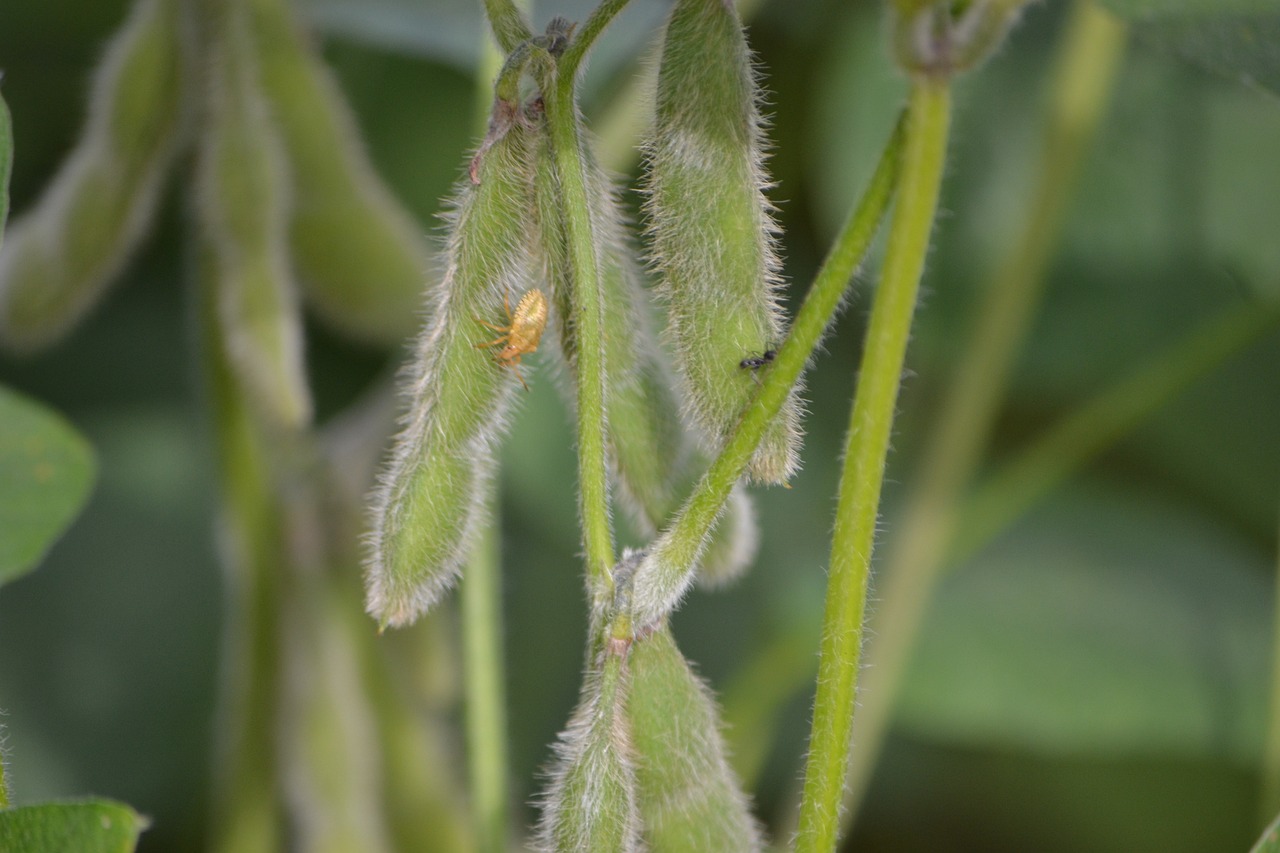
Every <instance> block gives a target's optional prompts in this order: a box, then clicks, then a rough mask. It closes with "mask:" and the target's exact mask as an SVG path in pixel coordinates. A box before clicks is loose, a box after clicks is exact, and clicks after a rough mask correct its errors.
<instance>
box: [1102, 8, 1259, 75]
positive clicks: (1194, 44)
mask: <svg viewBox="0 0 1280 853" xmlns="http://www.w3.org/2000/svg"><path fill="white" fill-rule="evenodd" d="M1105 3H1106V5H1107V7H1108V8H1110V9H1111V11H1113V12H1115V13H1116V14H1117V15H1119V16H1120V17H1122V18H1125V19H1127V20H1129V21H1131V22H1132V23H1133V24H1134V30H1135V32H1136V33H1137V34H1138V35H1139V37H1141V38H1143V39H1145V40H1147V41H1150V42H1155V43H1157V44H1160V45H1163V46H1164V47H1166V48H1169V49H1171V50H1172V51H1173V52H1174V53H1177V54H1178V55H1180V56H1182V57H1183V58H1185V59H1188V60H1190V61H1191V62H1193V63H1195V64H1197V65H1200V66H1202V67H1204V68H1207V69H1208V70H1210V71H1213V72H1215V73H1217V74H1222V75H1224V76H1226V77H1230V78H1232V79H1236V80H1239V81H1240V82H1242V83H1245V84H1246V85H1251V86H1256V87H1258V88H1261V89H1264V90H1267V91H1269V92H1271V93H1273V94H1280V13H1278V12H1277V9H1276V4H1275V2H1274V0H1105Z"/></svg>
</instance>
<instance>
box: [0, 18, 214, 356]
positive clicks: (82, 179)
mask: <svg viewBox="0 0 1280 853" xmlns="http://www.w3.org/2000/svg"><path fill="white" fill-rule="evenodd" d="M183 29H184V22H183V15H182V11H181V6H180V3H179V0H141V2H138V3H137V4H136V5H135V6H134V9H133V12H132V13H131V14H130V16H129V19H128V21H126V22H125V25H124V27H123V28H122V29H121V30H120V32H119V33H117V34H116V36H115V38H114V39H113V40H112V42H111V44H110V45H109V46H108V48H107V51H106V54H105V56H104V57H103V61H102V64H101V65H100V66H99V67H98V70H97V71H96V72H95V75H94V80H93V85H92V88H91V91H90V95H89V117H88V120H87V122H86V124H85V129H84V132H83V134H82V135H81V137H80V141H79V142H78V143H77V144H76V148H75V150H74V151H73V152H72V154H71V156H70V157H69V158H68V159H67V161H66V162H65V163H64V164H63V165H62V167H61V169H60V170H59V172H58V174H57V176H56V177H54V179H53V183H52V184H51V185H50V186H49V187H48V189H46V190H45V192H44V194H43V195H42V196H41V198H40V200H39V201H38V202H37V203H36V205H35V207H34V208H33V209H32V210H31V211H30V212H28V213H27V214H25V215H24V216H22V217H20V218H19V219H18V220H16V221H15V222H14V225H13V228H12V229H11V230H10V233H9V239H8V241H7V243H6V245H5V247H4V252H3V253H0V339H3V340H4V341H5V343H6V344H8V345H9V346H11V347H13V348H15V349H22V350H29V349H37V348H39V347H42V346H45V345H47V344H49V343H52V342H53V341H54V340H56V339H57V338H59V337H60V336H61V335H62V334H64V333H65V332H66V331H67V330H68V329H69V328H70V327H71V326H72V325H73V324H74V323H75V322H76V321H77V320H78V319H79V318H80V317H81V316H82V315H83V314H84V313H85V312H86V311H88V310H89V309H90V308H91V307H92V306H93V304H94V303H95V302H96V301H97V300H98V298H99V297H100V296H101V295H102V293H103V291H104V290H105V288H106V286H107V284H109V283H110V282H111V280H112V279H113V278H115V277H116V275H117V274H118V273H119V272H120V270H121V268H122V267H123V266H124V264H125V262H126V261H127V260H128V258H129V256H130V255H131V254H132V253H133V250H134V249H135V248H136V247H137V245H138V243H139V241H140V240H141V239H142V236H143V234H144V233H145V232H146V230H147V227H148V226H149V225H150V223H151V220H152V217H153V215H154V213H155V208H156V204H157V202H158V200H159V196H160V189H161V185H162V182H163V179H164V176H165V174H166V173H167V172H168V170H169V167H170V164H171V163H172V162H173V158H174V153H175V152H176V150H177V147H178V143H179V141H180V137H181V135H182V128H183V127H184V125H185V122H184V117H185V113H184V109H183V103H184V100H186V99H187V96H188V95H189V94H190V89H191V86H190V85H189V83H188V80H189V77H190V75H189V74H188V68H189V66H188V64H187V62H186V61H185V60H184V57H183V52H184V49H185V42H184V38H183V35H184V33H183Z"/></svg>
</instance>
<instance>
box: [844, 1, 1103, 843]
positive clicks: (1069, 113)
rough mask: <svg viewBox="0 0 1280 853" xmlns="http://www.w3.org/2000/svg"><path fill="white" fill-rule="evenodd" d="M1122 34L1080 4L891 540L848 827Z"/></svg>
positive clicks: (874, 625) (861, 712) (1038, 290)
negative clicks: (990, 270) (1034, 168)
mask: <svg viewBox="0 0 1280 853" xmlns="http://www.w3.org/2000/svg"><path fill="white" fill-rule="evenodd" d="M1123 46H1124V28H1123V27H1122V26H1121V25H1120V24H1119V23H1118V22H1117V21H1116V20H1115V19H1114V18H1113V17H1112V16H1111V15H1109V14H1108V13H1106V12H1104V11H1102V10H1100V9H1098V8H1097V7H1096V6H1095V5H1094V4H1093V3H1092V2H1088V0H1084V2H1077V3H1076V4H1075V6H1074V10H1073V15H1072V19H1071V22H1070V23H1069V25H1068V27H1067V31H1066V34H1065V36H1064V38H1063V41H1062V45H1061V48H1060V50H1059V54H1058V58H1057V69H1056V72H1055V74H1054V83H1053V87H1052V89H1051V95H1050V104H1051V106H1050V113H1049V116H1048V122H1047V124H1048V127H1047V130H1046V133H1045V140H1044V147H1043V150H1042V152H1041V158H1040V169H1039V172H1038V178H1037V183H1036V186H1035V188H1034V190H1033V191H1032V193H1031V196H1030V200H1029V205H1028V211H1027V214H1026V216H1025V217H1024V219H1023V221H1024V222H1025V223H1026V224H1025V226H1024V227H1023V229H1022V231H1021V233H1020V234H1019V235H1018V237H1017V239H1016V240H1015V241H1014V242H1013V245H1012V248H1011V250H1010V251H1009V254H1008V256H1007V257H1006V258H1005V259H1004V261H1003V262H1002V263H1001V264H1000V266H999V268H998V272H997V273H996V276H995V278H994V280H993V281H992V283H991V286H990V288H989V289H988V291H987V293H986V295H985V297H984V299H983V303H982V306H981V308H980V309H979V311H978V315H977V320H976V322H975V324H974V326H973V331H972V333H971V335H970V337H969V342H968V345H967V347H966V348H965V351H964V353H963V355H962V356H961V360H960V364H959V366H958V367H957V368H956V371H955V376H954V378H953V380H952V381H951V382H950V383H949V384H948V393H947V396H946V398H945V400H944V402H943V404H942V406H941V410H940V413H939V415H938V424H937V427H936V428H935V429H934V430H933V433H932V435H931V436H930V439H929V443H928V446H927V447H926V448H925V450H924V453H923V460H922V463H921V466H920V471H921V475H920V480H919V482H918V483H916V484H914V488H912V489H911V497H910V499H909V501H910V502H909V504H908V506H907V508H906V510H905V512H904V515H903V520H902V521H901V522H900V523H899V527H898V532H897V533H896V534H895V535H894V538H893V547H892V548H891V549H890V552H889V555H888V559H887V560H886V568H885V571H884V577H885V578H886V580H885V585H884V588H883V590H882V591H881V599H882V602H883V603H882V604H881V606H880V607H879V608H877V610H876V613H875V615H874V616H873V617H872V621H871V626H870V629H871V634H872V636H874V637H875V641H874V642H873V644H872V646H871V654H872V655H873V656H874V659H875V666H874V667H872V668H871V669H869V670H868V671H867V675H866V682H865V684H864V689H863V694H864V695H863V699H862V702H861V703H860V706H859V708H858V722H857V729H856V733H855V740H856V742H857V744H858V751H857V753H855V754H854V756H853V758H852V760H851V763H850V768H849V778H848V781H847V788H846V799H845V805H846V809H845V816H846V823H848V822H851V821H852V820H853V818H854V816H855V815H856V812H857V808H858V803H859V802H860V801H861V799H862V795H863V793H864V792H865V788H866V785H867V783H868V781H869V780H870V776H871V771H872V769H873V768H874V766H875V762H876V760H877V758H878V756H879V752H880V744H881V743H882V742H883V739H884V734H885V730H886V727H887V724H888V719H889V715H890V710H891V708H892V705H893V700H894V696H895V695H896V693H897V686H898V681H899V680H900V675H901V671H902V668H903V667H904V666H905V665H906V662H907V658H908V653H909V650H910V648H911V645H912V643H913V641H914V638H915V635H916V632H917V629H918V626H919V623H920V620H921V618H922V617H923V613H924V608H925V603H926V602H927V600H928V598H929V595H930V594H931V591H932V589H933V587H934V584H935V579H936V577H937V574H938V570H939V567H940V566H941V565H942V562H943V560H944V558H945V557H946V555H947V546H948V543H949V542H950V540H951V536H952V531H953V530H954V528H955V524H956V518H957V507H958V504H959V498H960V496H961V494H962V493H963V491H964V490H965V488H966V486H967V485H968V483H969V482H970V481H971V480H972V478H973V473H974V471H975V469H976V467H977V464H978V462H979V460H980V459H981V457H982V451H983V448H984V447H985V446H986V444H987V439H988V435H989V434H990V432H991V425H992V422H993V420H994V418H995V414H996V412H997V410H998V408H999V405H1000V402H1001V399H1002V397H1003V395H1004V389H1005V386H1006V384H1007V381H1008V376H1009V372H1010V369H1011V367H1012V365H1013V362H1014V358H1015V357H1016V355H1017V352H1018V351H1019V349H1020V348H1021V345H1022V341H1023V340H1024V339H1025V337H1026V334H1027V330H1028V328H1029V327H1030V323H1031V319H1032V317H1033V316H1034V314H1035V309H1036V307H1037V306H1038V305H1039V303H1040V300H1041V295H1042V293H1043V289H1044V280H1045V269H1046V267H1047V266H1048V263H1049V260H1050V258H1051V257H1052V252H1053V248H1054V246H1055V244H1056V243H1057V238H1058V233H1059V230H1060V226H1061V222H1062V219H1063V214H1064V212H1065V211H1066V209H1067V203H1068V201H1069V200H1070V194H1071V188H1072V186H1073V185H1074V184H1075V180H1076V174H1077V172H1078V167H1079V165H1080V162H1081V161H1082V159H1083V156H1084V154H1085V152H1086V151H1087V150H1088V146H1089V143H1090V141H1091V140H1092V138H1093V136H1094V134H1095V131H1096V129H1097V126H1098V122H1099V119H1100V118H1101V116H1102V112H1103V108H1104V106H1105V104H1106V100H1107V95H1108V94H1109V92H1110V90H1111V85H1112V81H1113V79H1114V75H1115V70H1116V68H1117V66H1118V64H1119V59H1120V57H1121V55H1122V49H1123Z"/></svg>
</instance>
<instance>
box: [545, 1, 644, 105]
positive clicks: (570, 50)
mask: <svg viewBox="0 0 1280 853" xmlns="http://www.w3.org/2000/svg"><path fill="white" fill-rule="evenodd" d="M628 2H630V0H604V2H603V3H601V4H600V5H599V6H597V7H596V8H595V9H594V10H593V11H592V12H591V15H590V17H588V18H587V22H586V23H585V24H583V25H582V29H581V30H579V31H578V35H577V37H576V38H574V40H573V41H572V42H570V43H569V46H568V47H567V48H565V51H564V55H563V56H561V57H560V64H559V73H560V80H561V86H562V87H563V88H565V89H566V90H568V91H570V92H572V90H573V85H574V82H575V81H574V78H575V77H577V75H578V69H579V68H580V67H581V65H582V60H584V59H586V57H587V51H589V50H591V47H592V45H594V44H595V42H596V39H598V38H599V37H600V34H601V33H602V32H604V29H605V27H607V26H609V24H610V22H612V21H613V19H614V18H615V17H617V15H618V13H619V12H621V11H622V10H623V9H625V8H626V6H627V3H628Z"/></svg>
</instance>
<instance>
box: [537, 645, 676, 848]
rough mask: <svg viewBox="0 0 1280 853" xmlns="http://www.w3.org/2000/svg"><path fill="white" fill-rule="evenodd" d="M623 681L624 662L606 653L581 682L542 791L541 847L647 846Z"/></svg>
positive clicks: (626, 675) (626, 685)
mask: <svg viewBox="0 0 1280 853" xmlns="http://www.w3.org/2000/svg"><path fill="white" fill-rule="evenodd" d="M628 680H629V673H628V669H627V663H626V661H625V660H624V659H623V657H621V656H618V655H612V654H610V655H605V657H604V660H603V663H602V664H601V665H600V668H599V670H598V671H596V672H592V673H590V674H588V676H587V678H586V680H585V682H584V684H583V688H582V699H581V701H580V702H579V704H578V708H577V710H576V711H574V714H573V718H572V719H571V720H570V721H569V727H568V728H567V729H566V730H565V731H564V732H563V733H562V734H561V735H560V741H559V742H558V743H557V744H556V757H557V761H556V765H555V767H554V768H553V770H552V775H551V785H550V787H549V788H548V789H547V791H546V793H545V794H544V795H543V797H542V800H543V803H542V808H543V811H542V821H541V823H540V824H539V827H538V849H539V850H540V851H543V853H577V851H583V850H590V851H593V853H634V851H640V850H643V849H645V848H644V847H643V846H642V845H641V843H640V821H639V815H638V812H637V808H636V796H637V792H636V768H635V765H634V762H633V759H632V747H631V735H630V731H629V726H628V723H627V718H626V715H625V712H624V705H625V702H626V695H627V692H628V690H629V686H628V684H627V682H628ZM689 849H694V848H689Z"/></svg>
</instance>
